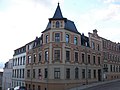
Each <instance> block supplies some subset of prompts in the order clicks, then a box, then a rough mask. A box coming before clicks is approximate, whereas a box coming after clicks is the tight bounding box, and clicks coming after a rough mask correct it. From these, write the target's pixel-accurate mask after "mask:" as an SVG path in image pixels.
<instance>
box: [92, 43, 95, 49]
mask: <svg viewBox="0 0 120 90" xmlns="http://www.w3.org/2000/svg"><path fill="white" fill-rule="evenodd" d="M92 49H94V50H95V43H94V42H92Z"/></svg>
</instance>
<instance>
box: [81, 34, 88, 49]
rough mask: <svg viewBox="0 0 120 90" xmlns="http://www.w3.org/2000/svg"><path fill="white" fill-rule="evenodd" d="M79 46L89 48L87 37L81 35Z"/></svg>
mask: <svg viewBox="0 0 120 90" xmlns="http://www.w3.org/2000/svg"><path fill="white" fill-rule="evenodd" d="M86 44H87V46H86ZM81 45H82V46H86V47H90V44H89V38H88V37H87V36H84V34H82V35H81Z"/></svg>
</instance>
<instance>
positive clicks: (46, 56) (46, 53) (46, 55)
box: [45, 51, 48, 61]
mask: <svg viewBox="0 0 120 90" xmlns="http://www.w3.org/2000/svg"><path fill="white" fill-rule="evenodd" d="M45 61H48V51H45Z"/></svg>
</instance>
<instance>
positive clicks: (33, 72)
mask: <svg viewBox="0 0 120 90" xmlns="http://www.w3.org/2000/svg"><path fill="white" fill-rule="evenodd" d="M33 78H35V69H33Z"/></svg>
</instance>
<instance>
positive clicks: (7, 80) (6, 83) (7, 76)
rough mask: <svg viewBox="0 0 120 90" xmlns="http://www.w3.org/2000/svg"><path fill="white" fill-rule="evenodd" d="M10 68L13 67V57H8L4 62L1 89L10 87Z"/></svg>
mask: <svg viewBox="0 0 120 90" xmlns="http://www.w3.org/2000/svg"><path fill="white" fill-rule="evenodd" d="M12 69H13V59H10V60H9V61H8V62H6V63H5V66H4V69H3V70H4V71H3V80H2V90H7V89H8V88H10V87H12Z"/></svg>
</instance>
